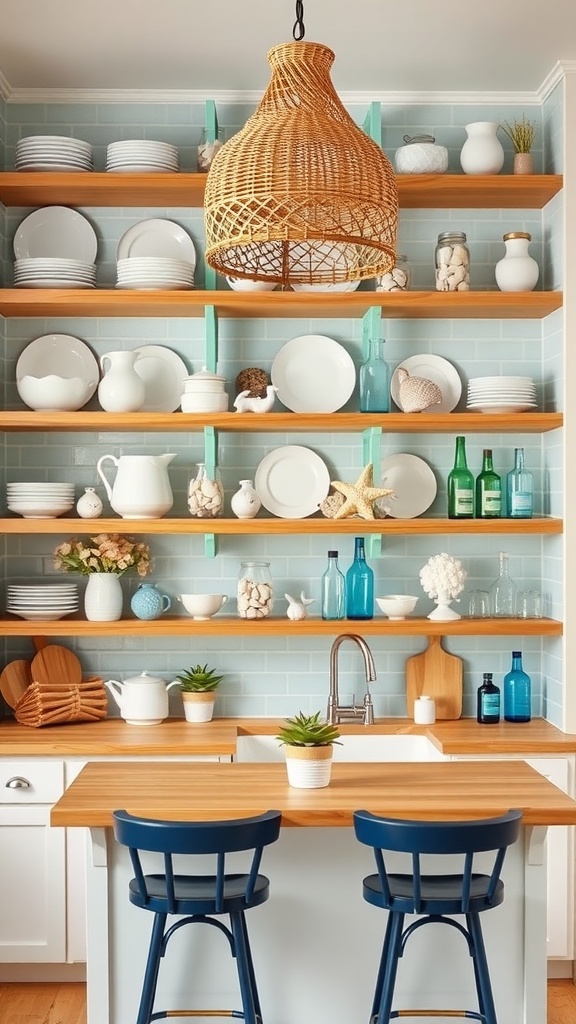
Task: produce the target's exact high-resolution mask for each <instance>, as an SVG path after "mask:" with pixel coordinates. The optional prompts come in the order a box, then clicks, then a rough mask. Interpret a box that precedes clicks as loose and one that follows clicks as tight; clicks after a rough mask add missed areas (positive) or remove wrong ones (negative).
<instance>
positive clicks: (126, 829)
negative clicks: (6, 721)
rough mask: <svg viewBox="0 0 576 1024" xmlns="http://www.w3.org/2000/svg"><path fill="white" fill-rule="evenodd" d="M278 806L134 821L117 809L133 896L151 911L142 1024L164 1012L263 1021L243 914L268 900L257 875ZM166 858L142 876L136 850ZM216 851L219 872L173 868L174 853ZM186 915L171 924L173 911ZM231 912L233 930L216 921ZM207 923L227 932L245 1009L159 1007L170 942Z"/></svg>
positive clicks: (272, 838)
mask: <svg viewBox="0 0 576 1024" xmlns="http://www.w3.org/2000/svg"><path fill="white" fill-rule="evenodd" d="M281 819H282V815H281V813H280V811H267V812H266V813H265V814H261V815H258V816H257V817H254V818H238V819H235V820H232V821H203V822H196V821H155V820H153V819H150V818H136V817H133V816H132V815H130V814H128V813H127V812H126V811H122V810H118V811H114V836H115V838H116V840H117V841H118V842H119V843H121V844H122V845H123V846H127V847H128V848H129V851H130V858H131V861H132V867H133V870H134V878H132V879H131V881H130V884H129V899H130V902H131V903H133V904H134V905H135V906H136V907H141V908H142V909H143V910H149V911H151V913H153V914H154V921H153V923H152V934H151V937H150V946H149V949H148V959H147V963H146V971H145V974H144V983H143V986H142V995H141V998H140V1007H139V1010H138V1017H137V1024H150V1022H151V1021H155V1020H160V1019H161V1018H163V1017H177V1016H179V1015H181V1016H186V1017H193V1016H195V1017H200V1016H211V1017H218V1016H220V1017H238V1018H241V1019H244V1020H245V1021H246V1022H247V1024H259V1022H260V1021H261V1020H262V1013H261V1009H260V1000H259V997H258V989H257V986H256V977H255V974H254V966H253V963H252V953H251V950H250V942H249V938H248V931H247V927H246V919H245V911H246V910H249V909H250V908H251V907H258V906H259V905H260V904H261V903H265V902H266V900H267V899H268V892H269V887H270V882H269V879H268V878H267V877H266V875H262V874H260V870H259V869H260V861H261V859H262V851H263V849H264V847H265V846H269V845H270V844H271V843H275V842H276V840H277V839H278V836H279V834H280V823H281ZM141 850H146V851H152V852H155V853H161V854H163V855H164V871H163V872H162V873H161V874H144V871H143V868H142V864H141V861H140V855H139V851H141ZM240 851H250V852H252V862H251V866H250V870H249V871H248V872H247V873H229V872H227V871H226V854H228V853H237V852H240ZM175 854H202V855H205V854H213V855H214V868H215V870H214V874H211V875H206V874H202V875H195V874H180V873H178V874H177V873H175V871H174V866H173V860H172V858H173V855H175ZM169 914H170V915H173V914H175V915H184V916H181V917H180V919H179V920H177V921H175V922H174V923H173V924H171V925H169V927H166V925H167V918H168V915H169ZM222 915H228V919H229V927H228V925H226V924H225V923H224V922H223V921H221V920H219V918H220V917H221V916H222ZM198 923H201V924H209V925H213V926H214V927H216V928H218V929H219V930H220V931H221V932H223V933H224V935H225V936H226V938H227V939H228V942H229V945H230V952H231V953H232V956H233V957H234V958H235V961H236V969H237V971H238V982H239V987H240V996H241V1001H242V1010H241V1011H240V1010H156V1011H155V1012H154V1000H155V996H156V986H157V983H158V973H159V969H160V961H161V958H162V957H163V956H164V955H165V953H166V947H167V945H168V942H169V940H170V939H171V937H172V936H173V935H174V934H175V932H177V931H178V929H180V928H182V927H183V926H184V925H187V924H198Z"/></svg>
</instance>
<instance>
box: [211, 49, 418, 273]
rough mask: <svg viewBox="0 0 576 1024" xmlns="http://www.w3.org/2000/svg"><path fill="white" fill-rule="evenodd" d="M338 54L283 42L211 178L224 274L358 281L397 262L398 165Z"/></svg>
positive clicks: (215, 245) (215, 244)
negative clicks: (340, 78)
mask: <svg viewBox="0 0 576 1024" xmlns="http://www.w3.org/2000/svg"><path fill="white" fill-rule="evenodd" d="M333 61H334V54H333V52H332V50H330V49H329V48H328V47H327V46H323V45H322V44H320V43H305V42H296V43H285V44H283V45H281V46H275V47H274V48H273V49H272V50H270V52H269V54H268V62H269V64H270V66H271V68H272V78H271V80H270V83H269V85H268V88H267V90H266V92H265V94H264V96H263V97H262V100H261V101H260V105H259V106H258V109H257V110H256V111H255V113H254V114H253V115H252V117H250V118H249V119H248V121H247V122H246V124H245V125H244V127H243V128H242V130H241V131H239V132H238V134H237V135H234V136H233V138H232V139H230V141H229V142H227V143H226V144H225V145H224V146H223V147H222V149H221V150H220V151H219V152H218V154H217V155H216V157H215V159H214V161H213V163H212V165H211V167H210V170H209V172H208V179H207V182H206V190H205V199H204V216H205V225H206V259H207V261H208V263H209V264H210V266H212V267H214V269H215V270H217V271H218V272H219V273H221V274H224V275H226V274H229V275H231V276H233V277H249V278H254V279H256V280H266V281H276V282H278V283H280V284H284V285H287V284H295V283H312V284H328V283H333V282H336V283H338V282H344V281H359V280H363V279H364V278H367V277H375V276H376V275H378V274H382V273H385V272H386V271H387V270H389V269H390V268H391V267H392V266H393V265H394V256H395V251H396V230H397V223H398V193H397V188H396V179H395V175H394V170H393V168H392V166H391V164H390V161H389V160H388V159H387V157H386V156H385V155H384V153H383V152H382V150H381V149H380V147H379V146H377V145H376V143H375V142H374V141H373V140H372V139H370V138H369V137H368V135H366V134H365V132H363V131H362V130H361V129H360V128H358V127H357V125H356V124H355V123H354V121H353V120H352V118H351V117H350V115H349V114H348V113H347V111H346V110H345V109H344V107H343V105H342V103H341V102H340V100H339V98H338V96H337V94H336V92H335V90H334V87H333V85H332V82H331V79H330V67H331V66H332V63H333Z"/></svg>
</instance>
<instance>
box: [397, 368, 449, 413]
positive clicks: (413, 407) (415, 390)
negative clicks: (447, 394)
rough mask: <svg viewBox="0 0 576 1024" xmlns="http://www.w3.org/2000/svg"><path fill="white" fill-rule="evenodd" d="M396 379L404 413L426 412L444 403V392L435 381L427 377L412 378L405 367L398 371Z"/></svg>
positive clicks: (399, 399)
mask: <svg viewBox="0 0 576 1024" xmlns="http://www.w3.org/2000/svg"><path fill="white" fill-rule="evenodd" d="M396 377H397V380H398V405H399V406H400V408H401V410H402V412H424V410H425V409H429V408H430V406H431V405H440V403H441V402H442V392H441V390H440V388H439V387H438V385H437V384H434V382H433V381H431V380H427V379H426V378H425V377H411V376H410V374H409V373H408V370H406V369H404V367H403V366H400V367H399V368H398V369H397V371H396Z"/></svg>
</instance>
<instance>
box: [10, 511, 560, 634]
mask: <svg viewBox="0 0 576 1024" xmlns="http://www.w3.org/2000/svg"><path fill="white" fill-rule="evenodd" d="M563 529H564V523H563V520H562V519H552V518H538V517H535V518H533V519H440V518H438V519H433V518H429V519H427V518H425V517H423V516H419V517H418V518H416V519H393V518H392V517H391V516H389V517H387V518H386V519H327V518H326V517H325V516H318V517H317V518H316V517H313V518H310V517H309V518H307V519H277V518H274V517H266V516H262V517H260V516H258V517H257V518H255V519H235V518H233V519H224V518H221V519H193V518H192V517H191V516H188V517H187V518H184V519H182V518H177V517H173V518H170V516H165V517H164V518H162V519H119V518H116V517H114V516H111V517H106V518H100V519H81V518H79V517H78V518H76V517H73V518H69V519H65V518H63V517H60V518H58V519H23V518H22V517H21V516H14V517H13V518H12V517H10V518H6V519H0V534H8V533H9V534H25V533H33V534H39V533H44V534H47V533H51V534H62V533H76V534H87V533H128V534H133V533H137V534H172V535H173V534H199V535H202V536H204V535H206V534H244V535H248V536H255V537H258V536H261V535H262V534H268V535H272V534H276V535H280V534H292V535H293V534H305V535H306V536H311V535H315V534H338V533H340V534H357V533H358V532H359V531H360V532H361V533H365V534H369V533H373V534H379V533H380V534H382V536H383V537H387V536H392V535H397V534H402V535H405V534H434V535H437V534H446V533H452V534H454V533H458V534H461V533H475V534H476V533H477V534H480V535H484V534H506V535H509V534H517V533H521V534H523V535H525V534H527V533H530V534H547V535H549V534H558V533H562V532H563ZM163 621H164V620H163Z"/></svg>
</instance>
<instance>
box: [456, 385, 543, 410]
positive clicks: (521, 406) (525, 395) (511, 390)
mask: <svg viewBox="0 0 576 1024" xmlns="http://www.w3.org/2000/svg"><path fill="white" fill-rule="evenodd" d="M537 406H538V403H537V401H536V386H535V384H534V381H533V379H532V377H507V376H500V377H471V378H470V380H469V382H468V400H467V403H466V407H467V409H470V410H471V411H473V412H485V413H490V412H492V413H510V412H528V411H529V410H530V409H536V408H537Z"/></svg>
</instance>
